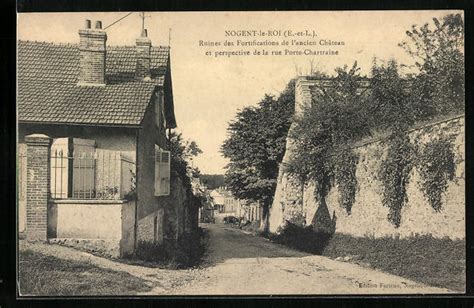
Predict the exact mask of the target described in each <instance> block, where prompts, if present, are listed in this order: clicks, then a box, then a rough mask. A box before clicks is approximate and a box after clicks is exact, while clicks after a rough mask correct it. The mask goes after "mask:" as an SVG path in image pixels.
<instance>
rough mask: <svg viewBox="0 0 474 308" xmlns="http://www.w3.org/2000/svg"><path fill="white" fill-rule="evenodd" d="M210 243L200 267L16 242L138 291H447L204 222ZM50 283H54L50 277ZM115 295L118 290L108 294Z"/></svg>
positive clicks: (314, 292)
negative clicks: (110, 274)
mask: <svg viewBox="0 0 474 308" xmlns="http://www.w3.org/2000/svg"><path fill="white" fill-rule="evenodd" d="M203 227H204V228H205V229H207V230H208V233H209V247H208V252H207V254H206V256H205V260H204V263H203V265H202V266H201V267H199V268H194V269H185V270H172V269H160V268H154V267H147V266H143V265H137V264H127V263H124V262H118V261H114V260H109V259H106V258H102V257H99V256H95V255H92V254H89V253H86V252H83V251H78V250H75V249H73V248H69V247H63V246H59V245H48V244H42V243H28V242H26V241H21V243H20V249H21V250H24V249H31V250H33V251H36V252H38V253H42V254H48V255H51V256H54V257H57V258H62V259H67V260H76V261H85V262H90V263H91V264H94V265H96V266H99V267H102V268H107V269H110V270H114V271H125V272H128V273H129V274H131V275H133V276H136V277H139V278H142V279H143V280H144V281H146V284H147V285H148V286H150V287H151V288H152V289H151V291H150V292H147V293H139V294H138V295H298V294H318V295H331V294H424V293H449V292H452V291H450V290H447V289H440V288H434V287H428V286H426V285H423V284H420V283H416V282H413V281H410V280H408V279H405V278H401V277H397V276H394V275H390V274H386V273H382V272H379V271H375V270H372V269H369V268H366V267H362V266H359V265H356V264H351V263H347V262H341V261H335V260H331V259H329V258H326V257H322V256H315V255H310V254H307V253H303V252H299V251H296V250H293V249H290V248H287V247H284V246H281V245H277V244H274V243H271V242H269V241H268V240H267V239H265V238H262V237H259V236H254V235H251V234H248V233H244V232H242V231H241V230H238V229H233V228H229V227H226V226H224V225H218V224H209V225H204V226H203ZM51 283H54V282H51ZM110 295H120V294H110Z"/></svg>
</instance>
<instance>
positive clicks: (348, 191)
mask: <svg viewBox="0 0 474 308" xmlns="http://www.w3.org/2000/svg"><path fill="white" fill-rule="evenodd" d="M358 161H359V156H358V155H357V154H355V153H354V151H353V150H351V149H348V150H345V151H343V152H342V153H340V154H339V155H338V156H337V157H336V160H335V163H334V167H335V180H336V183H337V186H338V189H339V195H340V197H339V204H340V205H341V207H342V208H344V209H345V210H346V212H347V214H348V215H350V214H351V209H352V205H353V204H354V202H355V196H356V192H357V188H358V187H357V177H356V170H357V163H358Z"/></svg>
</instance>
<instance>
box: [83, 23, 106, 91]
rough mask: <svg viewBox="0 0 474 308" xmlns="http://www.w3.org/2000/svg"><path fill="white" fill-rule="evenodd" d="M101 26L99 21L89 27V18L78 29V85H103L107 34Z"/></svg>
mask: <svg viewBox="0 0 474 308" xmlns="http://www.w3.org/2000/svg"><path fill="white" fill-rule="evenodd" d="M101 28H102V22H101V21H96V23H95V29H91V28H90V20H86V29H80V30H79V53H80V57H79V76H78V85H81V86H82V85H84V86H89V85H101V86H103V85H105V65H106V42H107V34H106V33H105V31H104V30H102V29H101Z"/></svg>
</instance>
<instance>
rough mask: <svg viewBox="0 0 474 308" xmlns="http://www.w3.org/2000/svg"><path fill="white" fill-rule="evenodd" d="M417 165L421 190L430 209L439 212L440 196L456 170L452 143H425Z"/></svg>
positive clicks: (447, 140)
mask: <svg viewBox="0 0 474 308" xmlns="http://www.w3.org/2000/svg"><path fill="white" fill-rule="evenodd" d="M417 165H418V166H417V167H418V168H417V169H418V172H419V174H420V186H421V190H422V191H423V194H424V196H425V198H426V199H427V201H428V202H429V203H430V205H431V207H432V208H433V209H434V210H435V211H436V212H439V211H441V209H442V195H443V193H445V192H446V189H447V188H448V181H450V180H453V178H454V173H455V170H456V165H455V162H454V152H453V143H452V141H451V140H449V139H448V138H440V139H436V140H433V141H430V142H429V143H427V144H426V145H425V146H424V148H423V150H422V151H421V153H420V154H419V157H418V164H417Z"/></svg>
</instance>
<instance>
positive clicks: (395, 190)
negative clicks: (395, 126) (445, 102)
mask: <svg viewBox="0 0 474 308" xmlns="http://www.w3.org/2000/svg"><path fill="white" fill-rule="evenodd" d="M414 155H415V154H414V148H413V146H412V145H411V144H410V140H409V138H408V136H406V135H405V134H403V133H397V134H394V135H393V136H392V138H390V139H389V140H388V153H387V156H386V157H385V159H384V160H383V161H382V163H381V165H380V169H379V172H378V176H379V179H380V180H381V182H382V188H383V195H382V204H383V205H384V206H386V207H388V208H389V211H388V216H387V218H388V220H389V221H390V222H391V223H392V224H393V225H394V226H395V227H396V228H398V227H399V226H400V222H401V211H402V208H403V206H404V205H405V203H406V202H407V201H408V196H407V192H406V188H407V185H408V182H409V180H410V171H411V169H412V166H413V161H412V158H413V157H414Z"/></svg>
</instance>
